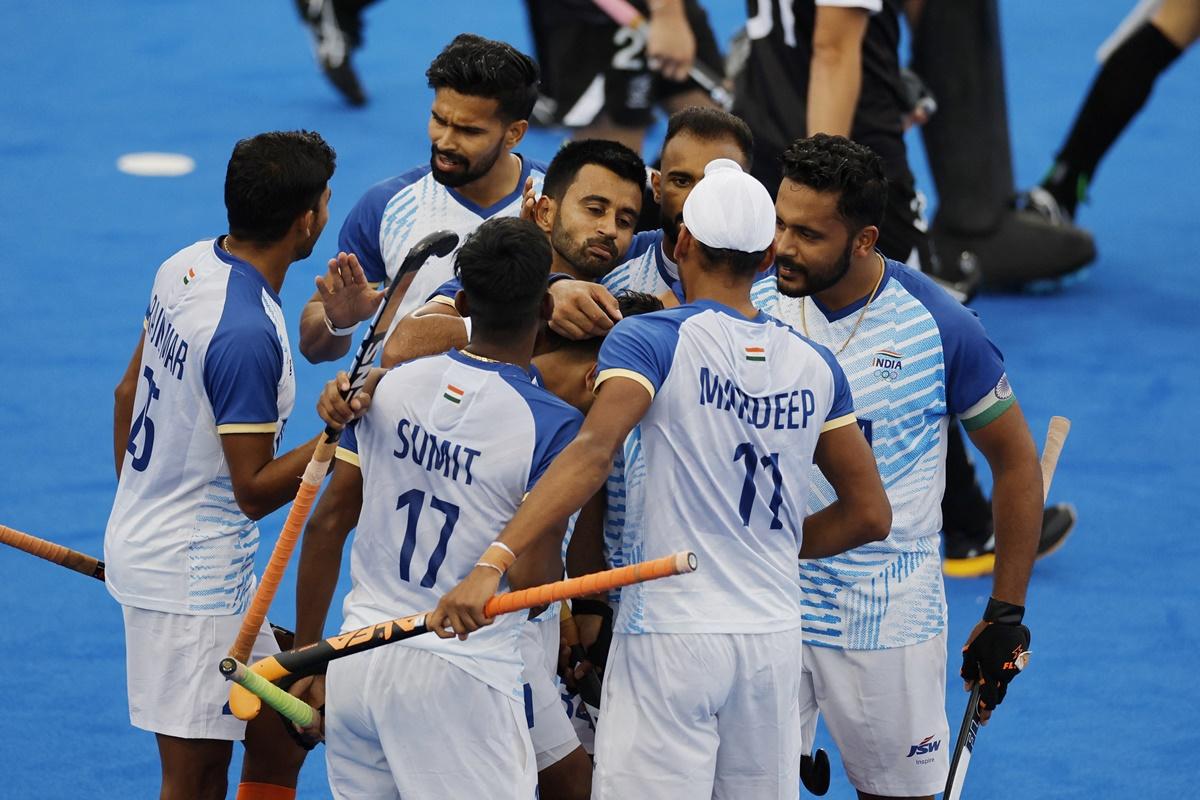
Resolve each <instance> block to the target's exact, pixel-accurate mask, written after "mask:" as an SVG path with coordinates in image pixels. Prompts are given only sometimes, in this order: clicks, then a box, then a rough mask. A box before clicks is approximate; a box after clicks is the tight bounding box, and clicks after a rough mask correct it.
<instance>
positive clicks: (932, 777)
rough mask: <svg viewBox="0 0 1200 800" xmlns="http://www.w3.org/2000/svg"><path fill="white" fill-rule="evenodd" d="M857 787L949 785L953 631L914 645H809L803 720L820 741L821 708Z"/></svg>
mask: <svg viewBox="0 0 1200 800" xmlns="http://www.w3.org/2000/svg"><path fill="white" fill-rule="evenodd" d="M818 711H820V713H821V715H822V716H823V717H824V718H825V726H826V727H827V728H829V733H830V735H831V736H832V737H833V740H834V742H836V743H837V748H838V752H839V753H840V754H841V757H842V763H843V764H845V767H846V775H847V777H849V779H850V783H852V784H853V785H854V788H856V789H858V790H859V791H861V792H866V793H868V794H876V795H881V796H884V797H920V796H925V795H931V794H936V793H938V792H940V791H941V790H942V789H943V788H945V786H946V775H947V773H948V772H949V765H950V751H951V750H953V748H954V742H952V741H950V726H949V723H948V722H947V721H946V632H945V631H942V633H940V634H939V635H937V636H935V637H934V638H932V639H929V640H927V641H924V642H921V643H920V644H915V645H911V646H909V647H895V648H890V649H887V650H833V649H831V648H828V647H812V646H811V645H805V646H804V662H803V667H802V669H801V685H800V721H801V724H802V725H803V726H804V734H805V741H806V742H811V741H812V731H813V729H814V728H815V727H816V716H817V712H818Z"/></svg>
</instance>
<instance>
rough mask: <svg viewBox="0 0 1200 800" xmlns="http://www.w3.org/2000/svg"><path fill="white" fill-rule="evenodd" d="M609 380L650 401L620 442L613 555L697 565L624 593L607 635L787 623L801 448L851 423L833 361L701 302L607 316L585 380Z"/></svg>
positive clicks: (755, 628)
mask: <svg viewBox="0 0 1200 800" xmlns="http://www.w3.org/2000/svg"><path fill="white" fill-rule="evenodd" d="M618 378H624V379H627V380H631V381H633V382H635V383H637V384H638V385H640V386H641V387H642V388H643V389H644V390H645V391H646V392H647V393H649V394H650V396H651V397H652V398H653V399H652V402H651V405H650V409H649V411H648V412H647V413H646V416H645V417H644V418H643V419H642V421H641V422H640V423H639V425H638V426H637V427H636V428H635V430H634V431H633V433H632V434H631V436H630V440H629V441H627V443H626V447H625V474H626V476H627V481H626V486H625V497H624V501H625V502H624V514H625V519H624V531H623V534H622V540H621V547H622V548H623V550H624V555H625V557H626V558H627V559H628V560H629V561H631V562H636V561H643V560H646V559H652V558H657V557H660V556H664V555H668V554H670V553H674V552H678V551H681V550H693V551H695V552H696V553H697V556H698V557H699V559H700V564H701V569H700V570H699V571H698V572H696V573H695V574H693V575H688V576H686V578H667V579H663V580H660V581H654V582H652V583H647V584H639V585H637V586H634V587H629V588H626V589H625V590H624V591H623V593H622V596H621V606H620V611H619V613H618V619H617V623H616V630H618V631H621V632H627V633H641V632H658V633H688V632H708V633H753V632H766V631H779V630H789V629H793V628H795V627H797V626H798V625H799V620H800V587H799V584H798V581H797V574H796V554H797V552H798V550H799V547H800V544H801V537H802V535H803V522H804V516H805V513H804V509H805V507H806V505H807V502H808V492H809V483H810V480H811V475H812V456H813V451H814V450H815V448H816V445H817V440H818V438H819V437H820V435H821V433H822V432H823V431H826V430H830V429H832V428H835V427H839V426H842V425H847V424H852V423H853V421H854V411H853V405H852V401H851V399H850V391H849V388H848V387H847V386H846V378H845V376H844V375H843V374H842V371H841V369H840V368H839V367H838V366H837V363H836V361H834V360H833V358H832V357H831V356H830V355H829V354H828V352H825V351H824V350H823V348H821V347H819V346H816V345H814V344H812V343H810V342H809V341H807V340H805V339H804V338H803V337H801V336H799V335H798V334H796V332H795V331H793V330H792V329H791V328H789V327H787V326H786V325H783V324H781V323H779V322H777V321H776V320H774V319H771V318H769V317H767V316H765V315H762V314H760V315H758V316H757V317H755V318H754V319H745V318H743V317H742V316H741V315H739V314H737V312H735V311H733V310H732V309H729V308H726V307H724V306H721V305H720V304H717V303H713V302H708V301H705V302H699V303H694V304H691V305H685V306H680V307H678V308H673V309H669V310H666V311H660V312H656V313H653V314H643V315H639V316H637V317H631V318H629V319H626V320H623V321H621V322H620V323H618V324H617V325H616V327H614V328H613V330H612V331H611V332H610V333H609V335H608V337H607V338H606V339H605V342H604V344H603V345H602V346H601V351H600V363H599V375H598V377H597V384H598V385H599V386H603V384H604V383H605V382H607V381H610V380H614V379H618ZM630 478H634V479H632V480H631V479H630ZM609 497H610V502H611V501H612V494H611V493H610V495H609Z"/></svg>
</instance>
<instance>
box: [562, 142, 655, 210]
mask: <svg viewBox="0 0 1200 800" xmlns="http://www.w3.org/2000/svg"><path fill="white" fill-rule="evenodd" d="M588 164H594V165H596V166H598V167H604V168H605V169H606V170H608V171H609V172H612V173H614V174H615V175H616V176H617V177H619V178H624V179H625V180H627V181H629V182H631V183H633V185H634V186H636V187H637V188H638V191H641V190H642V189H643V188H644V187H645V185H646V165H645V164H644V163H643V162H642V157H641V156H639V155H638V154H637V153H635V152H633V151H632V150H630V149H629V148H628V147H626V146H625V145H623V144H621V143H620V142H610V141H608V140H607V139H581V140H579V141H575V142H567V143H566V144H564V145H563V146H562V147H561V148H560V149H559V151H558V152H557V153H555V154H554V158H553V159H551V161H550V166H548V167H546V177H545V178H544V179H543V181H542V193H543V194H545V195H548V196H549V197H553V198H554V199H555V200H562V199H563V196H564V195H566V193H567V189H569V188H571V184H573V183H575V178H576V176H577V175H579V170H581V169H583V168H584V167H585V166H587V165H588Z"/></svg>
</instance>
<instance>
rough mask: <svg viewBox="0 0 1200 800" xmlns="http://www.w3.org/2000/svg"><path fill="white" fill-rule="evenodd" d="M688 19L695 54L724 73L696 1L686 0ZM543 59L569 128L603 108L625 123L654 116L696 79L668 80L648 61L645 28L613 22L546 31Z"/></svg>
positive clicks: (639, 123)
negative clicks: (658, 107) (694, 43)
mask: <svg viewBox="0 0 1200 800" xmlns="http://www.w3.org/2000/svg"><path fill="white" fill-rule="evenodd" d="M684 7H685V9H686V11H687V19H688V24H689V25H690V26H691V28H692V34H693V35H694V36H695V37H696V58H697V60H699V61H702V62H704V63H705V64H707V65H708V66H710V67H712V68H713V69H714V70H716V71H717V73H718V74H722V75H723V74H724V73H725V67H724V61H723V60H722V56H721V50H720V48H719V47H717V40H716V37H715V36H713V32H712V28H711V26H710V25H709V23H708V15H707V14H706V13H705V12H704V9H703V8H701V7H700V6H699V5H698V4H697V2H696V0H684ZM545 43H546V51H547V52H546V54H545V58H546V63H544V64H542V71H543V72H544V73H550V75H551V76H552V79H551V80H550V81H549V83H550V84H551V85H552V86H553V87H554V92H555V96H554V100H555V103H556V116H557V118H558V121H559V122H560V123H561V124H563V125H566V126H568V127H572V128H583V127H586V126H588V125H590V124H592V123H593V122H594V121H596V119H597V118H598V117H599V116H600V113H601V112H602V111H603V112H606V113H607V115H608V118H609V119H610V120H611V121H612V122H614V123H616V124H617V125H621V126H624V127H628V128H644V127H646V126H648V125H650V124H651V123H652V122H653V121H654V107H655V106H656V105H658V104H660V103H661V102H663V101H664V100H667V99H669V98H671V97H673V96H675V95H677V94H680V93H682V92H685V91H688V90H690V89H694V88H696V86H695V84H693V83H691V82H688V81H683V82H678V81H670V80H667V79H666V78H664V77H662V75H660V74H659V73H657V72H654V71H653V70H651V69H650V68H649V66H648V65H647V63H646V34H645V30H644V29H643V30H641V31H633V30H631V29H629V28H620V27H618V26H617V25H616V24H615V23H611V24H609V23H602V24H596V23H594V22H588V21H581V22H577V21H569V22H563V23H561V24H558V25H555V26H554V27H552V28H551V29H549V30H547V31H546V42H545Z"/></svg>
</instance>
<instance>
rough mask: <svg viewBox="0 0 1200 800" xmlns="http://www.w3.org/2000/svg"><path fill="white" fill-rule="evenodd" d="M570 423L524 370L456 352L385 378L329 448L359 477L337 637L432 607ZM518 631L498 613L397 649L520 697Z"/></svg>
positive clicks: (514, 619) (570, 413)
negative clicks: (463, 637)
mask: <svg viewBox="0 0 1200 800" xmlns="http://www.w3.org/2000/svg"><path fill="white" fill-rule="evenodd" d="M581 422H582V416H581V415H580V414H579V412H578V411H576V410H575V409H573V408H571V407H570V406H568V405H567V404H566V403H564V402H562V401H561V400H559V399H558V398H557V397H554V396H553V395H551V394H550V393H549V392H547V391H546V390H545V389H542V388H541V387H539V386H536V385H535V384H534V381H533V376H532V375H531V374H530V373H526V372H524V371H522V370H521V369H519V368H518V367H515V366H512V365H511V364H501V363H498V362H492V361H483V360H479V359H475V358H473V357H471V356H469V355H466V354H464V353H461V352H459V351H451V352H450V353H447V354H445V355H440V356H431V357H429V358H422V359H417V360H415V361H409V362H406V363H404V364H401V365H400V366H398V367H396V368H395V369H393V370H391V371H390V372H389V373H388V374H387V375H386V376H384V378H383V379H382V380H381V381H380V383H379V387H378V389H377V390H376V392H375V397H374V399H373V402H372V404H371V408H370V410H369V411H368V412H367V413H366V414H365V415H364V416H363V418H362V419H361V420H359V421H358V422H357V423H356V424H355V425H353V426H352V427H351V428H350V429H348V430H347V432H346V433H345V434H343V438H342V441H341V442H340V446H339V450H338V458H340V459H342V460H344V461H348V462H350V463H353V464H357V465H358V466H359V467H360V468H361V469H362V474H363V506H362V512H361V514H360V515H359V522H358V530H357V533H356V534H355V539H354V544H353V547H352V549H351V555H350V580H351V590H350V593H349V595H347V597H346V601H345V605H344V611H345V622H344V625H343V630H352V629H355V628H360V627H363V626H365V625H370V624H373V623H376V622H380V621H382V620H385V619H391V618H393V617H397V616H402V615H405V614H412V613H416V612H418V611H421V610H425V609H431V608H433V607H434V606H436V605H437V602H438V600H439V598H441V596H442V595H443V594H445V593H446V592H448V591H449V590H450V589H452V588H453V587H454V586H455V585H457V584H458V583H459V582H460V581H461V580H462V579H463V578H465V577H466V576H467V573H469V572H470V571H471V570H472V569H473V568H474V565H475V562H476V561H478V560H479V557H480V555H482V553H483V551H484V550H485V549H487V546H488V545H489V544H490V543H491V542H492V541H493V540H494V539H495V538H496V535H497V534H498V533H499V532H500V530H501V529H502V528H503V527H504V526H505V525H506V524H507V523H508V521H509V520H510V519H512V516H513V514H514V513H516V510H517V507H518V506H519V505H520V503H521V501H522V499H523V498H524V497H525V495H526V494H527V493H528V491H529V490H530V489H531V488H532V487H533V485H534V484H535V483H536V482H537V481H538V479H539V478H540V477H541V476H542V474H543V473H544V472H545V470H546V468H547V467H548V466H549V465H550V463H551V462H552V461H553V460H554V458H555V456H557V455H558V454H559V453H560V452H561V451H562V449H563V448H564V447H566V445H567V444H568V443H569V442H570V441H571V440H572V439H573V438H574V437H575V434H576V433H577V432H578V430H579V426H580V424H581ZM498 423H499V424H498ZM502 588H506V586H504V585H502ZM521 624H522V616H521V615H520V614H507V615H504V616H502V617H500V618H499V619H497V620H496V622H495V623H494V624H493V625H491V626H489V627H487V628H486V629H484V630H482V631H479V632H478V633H475V634H472V635H471V637H470V638H469V639H468V640H467V641H466V642H460V641H458V640H455V639H450V640H443V639H438V638H436V637H433V636H423V637H418V638H415V639H410V640H407V641H405V642H403V643H401V644H400V645H397V646H401V647H417V648H421V649H424V650H429V651H431V652H433V653H435V654H437V655H438V656H440V657H442V658H445V659H447V660H448V661H450V662H452V663H453V664H455V665H456V666H458V667H459V668H461V669H463V670H465V671H466V672H468V673H470V674H471V675H473V676H475V677H476V678H478V679H479V680H482V681H484V682H485V683H487V684H489V685H490V686H493V687H494V688H496V689H498V690H500V691H502V692H504V693H506V694H510V695H512V696H513V697H515V698H518V699H520V698H521V697H522V694H521V689H520V687H521V684H522V681H521V679H520V673H521V657H520V654H519V652H518V650H517V638H516V637H517V634H518V632H519V628H520V625H521Z"/></svg>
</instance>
